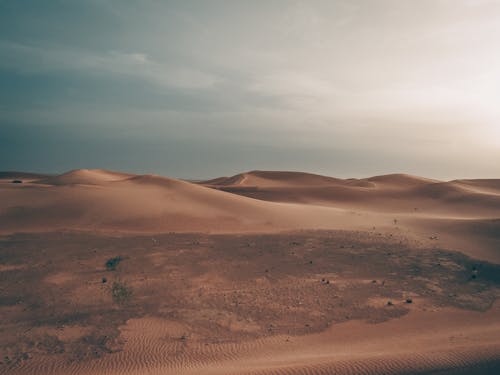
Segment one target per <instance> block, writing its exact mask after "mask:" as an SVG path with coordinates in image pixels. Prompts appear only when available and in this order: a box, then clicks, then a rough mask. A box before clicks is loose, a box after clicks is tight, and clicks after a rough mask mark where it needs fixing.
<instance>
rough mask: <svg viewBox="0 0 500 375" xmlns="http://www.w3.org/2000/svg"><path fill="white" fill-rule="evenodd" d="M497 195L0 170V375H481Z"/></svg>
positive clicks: (446, 184) (322, 179)
mask: <svg viewBox="0 0 500 375" xmlns="http://www.w3.org/2000/svg"><path fill="white" fill-rule="evenodd" d="M14 179H16V180H21V181H22V183H12V181H13V180H14ZM499 181H500V180H455V181H436V180H430V179H426V178H421V177H416V176H410V175H404V174H393V175H385V176H376V177H371V178H366V179H338V178H333V177H327V176H320V175H315V174H309V173H301V172H276V171H274V172H266V171H252V172H247V173H242V174H238V175H236V176H232V177H222V178H217V179H213V180H209V181H202V182H197V183H194V182H188V181H183V180H179V179H173V178H167V177H162V176H157V175H133V174H128V173H120V172H113V171H106V170H74V171H70V172H67V173H64V174H62V175H37V174H24V173H21V172H4V173H0V232H1V234H2V235H1V236H0V249H1V251H2V252H1V255H2V256H1V257H0V280H2V283H3V284H5V285H8V287H7V288H6V289H1V288H0V314H1V317H2V319H0V321H3V322H4V323H0V328H1V329H2V333H3V334H2V335H1V337H0V344H1V345H0V349H1V350H3V351H4V352H5V353H7V354H6V356H4V359H3V361H2V360H0V374H7V373H8V374H22V375H25V374H26V375H28V374H29V375H31V374H33V375H34V374H37V375H38V374H61V375H62V374H68V373H71V374H81V375H93V374H104V373H105V374H109V375H114V374H125V375H132V374H137V375H138V374H144V373H150V374H201V373H202V374H332V373H339V374H358V373H372V374H409V373H411V374H419V373H421V374H423V373H428V372H433V373H435V372H436V371H441V370H443V371H444V372H443V374H454V373H466V374H468V373H474V371H476V370H477V373H480V374H484V373H489V372H491V371H493V372H495V371H497V370H499V369H500V354H499V353H500V340H499V337H500V322H499V320H498V316H499V311H500V310H499V306H498V304H495V305H493V303H494V301H495V300H496V299H497V297H498V296H499V294H498V290H499V289H498V283H499V282H500V279H499V278H498V266H496V265H494V264H491V263H488V262H494V263H500V251H499V249H500V182H499ZM322 230H325V231H322ZM330 230H337V231H333V232H332V231H330ZM338 230H340V231H338ZM19 232H33V233H34V234H25V235H24V234H15V233H19ZM194 232H198V233H194ZM167 233H170V234H167ZM202 233H204V234H202ZM207 233H210V234H207ZM456 251H460V252H462V253H464V254H466V255H467V256H468V257H466V256H464V255H462V254H460V253H457V252H456ZM117 255H120V259H121V260H122V261H123V266H122V265H120V266H119V267H118V270H116V269H115V268H112V269H109V268H108V266H103V264H105V263H107V262H106V259H108V260H109V259H113V257H116V256H117ZM472 258H474V259H472ZM4 263H5V264H4ZM476 277H477V278H478V280H476ZM116 282H117V283H119V284H120V283H125V284H123V285H126V286H128V287H130V288H131V290H132V291H133V293H132V294H131V297H130V295H127V296H128V297H127V298H131V300H130V301H128V302H127V303H126V304H123V303H121V302H117V301H116V300H115V295H114V294H113V293H115V292H114V291H113V289H112V287H111V285H114V284H112V283H116ZM407 297H412V298H413V302H412V304H410V305H408V303H407V302H405V299H406V298H407ZM389 299H390V300H391V301H396V302H395V303H392V302H391V304H390V305H388V302H387V301H388V300H389ZM398 301H399V302H398ZM406 301H407V300H406ZM492 305H493V307H492ZM407 313H409V314H408V315H406V314H407ZM374 322H377V323H378V324H372V323H374ZM2 346H3V347H2ZM30 353H32V354H33V355H34V356H35V357H34V358H33V360H31V359H30V355H31V354H30ZM5 358H7V359H5ZM75 358H76V359H75ZM490 370H491V371H490ZM438 373H439V372H438Z"/></svg>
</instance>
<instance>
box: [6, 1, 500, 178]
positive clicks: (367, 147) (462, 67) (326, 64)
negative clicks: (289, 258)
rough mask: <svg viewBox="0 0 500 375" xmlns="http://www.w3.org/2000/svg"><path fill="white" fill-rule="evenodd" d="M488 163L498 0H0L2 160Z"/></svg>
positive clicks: (212, 164) (274, 165)
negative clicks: (133, 0)
mask: <svg viewBox="0 0 500 375" xmlns="http://www.w3.org/2000/svg"><path fill="white" fill-rule="evenodd" d="M74 168H107V169H116V170H124V171H131V172H139V173H147V172H150V173H151V172H152V173H158V174H163V175H169V176H172V177H183V178H197V177H199V178H204V177H215V176H219V175H230V174H234V173H238V172H241V171H245V170H251V169H273V170H275V169H277V170H304V171H309V172H318V173H323V174H328V175H334V176H339V177H351V176H352V177H359V176H368V175H375V174H383V173H391V172H407V173H413V174H419V175H424V176H429V177H438V178H445V179H451V178H457V177H497V178H498V177H500V0H496V1H486V0H429V1H426V0H411V1H405V0H394V1H389V0H379V1H376V0H362V1H353V0H346V1H333V0H326V1H311V0H310V1H270V0H262V1H257V0H255V1H250V0H248V1H233V0H228V1H213V0H211V1H207V0H202V1H188V0H182V1H146V0H141V1H136V2H132V1H124V0H117V1H112V0H85V1H83V0H80V1H76V0H75V1H71V0H64V1H63V0H61V1H49V0H47V1H39V0H34V1H19V0H11V1H10V0H9V1H6V0H0V170H27V171H45V172H63V171H65V170H68V169H74Z"/></svg>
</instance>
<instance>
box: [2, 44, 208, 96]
mask: <svg viewBox="0 0 500 375" xmlns="http://www.w3.org/2000/svg"><path fill="white" fill-rule="evenodd" d="M0 56H4V58H3V59H2V60H0V68H2V69H5V70H11V71H15V72H18V73H22V74H43V73H61V72H64V71H70V72H77V73H80V74H107V75H113V76H118V77H119V76H123V77H128V78H135V79H141V80H145V81H147V82H148V83H150V84H153V85H160V86H165V87H171V88H178V89H207V88H210V87H213V86H214V85H215V84H216V82H217V80H218V78H217V77H216V76H214V75H213V74H209V73H206V72H203V71H201V70H198V69H193V68H189V67H185V66H176V65H173V64H168V63H161V62H158V61H155V60H153V59H152V58H151V57H150V56H149V55H148V54H145V53H140V52H122V51H115V50H109V51H106V52H101V53H98V52H95V51H86V50H78V49H71V48H56V47H52V46H43V47H42V46H30V45H24V44H19V43H13V42H7V41H0Z"/></svg>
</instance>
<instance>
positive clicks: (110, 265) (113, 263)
mask: <svg viewBox="0 0 500 375" xmlns="http://www.w3.org/2000/svg"><path fill="white" fill-rule="evenodd" d="M122 260H123V258H122V257H121V256H117V257H114V258H111V259H108V260H107V261H106V263H105V265H106V268H107V269H108V271H114V270H115V269H116V267H117V266H118V264H119V263H120V262H121V261H122Z"/></svg>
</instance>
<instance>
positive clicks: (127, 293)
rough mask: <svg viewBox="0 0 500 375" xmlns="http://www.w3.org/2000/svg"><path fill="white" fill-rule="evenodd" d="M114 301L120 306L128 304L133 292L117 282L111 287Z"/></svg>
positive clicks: (125, 285)
mask: <svg viewBox="0 0 500 375" xmlns="http://www.w3.org/2000/svg"><path fill="white" fill-rule="evenodd" d="M111 295H112V297H113V301H114V302H116V303H117V304H119V305H123V304H125V303H127V302H128V301H129V299H130V297H131V296H132V290H131V289H130V288H129V287H128V286H127V284H125V283H124V282H121V281H115V282H114V283H113V286H112V287H111Z"/></svg>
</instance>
